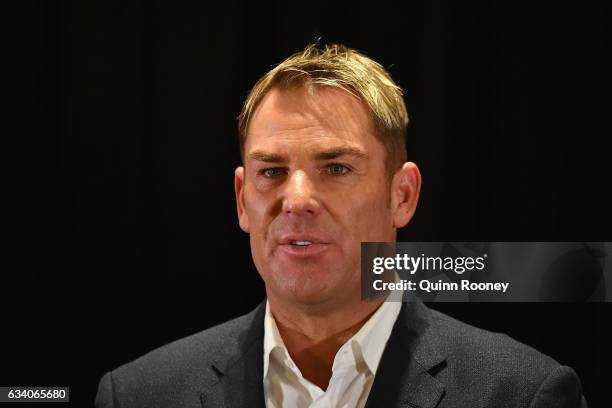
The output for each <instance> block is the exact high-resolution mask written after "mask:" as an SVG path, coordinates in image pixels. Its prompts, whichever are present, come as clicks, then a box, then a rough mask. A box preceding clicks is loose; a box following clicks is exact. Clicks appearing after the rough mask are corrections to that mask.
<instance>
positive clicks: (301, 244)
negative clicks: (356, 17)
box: [96, 45, 586, 408]
mask: <svg viewBox="0 0 612 408" xmlns="http://www.w3.org/2000/svg"><path fill="white" fill-rule="evenodd" d="M407 124H408V115H407V113H406V108H405V105H404V102H403V98H402V93H401V90H400V89H399V87H397V85H395V83H394V82H393V81H392V79H391V78H390V76H389V75H388V74H387V72H385V70H384V69H383V68H382V67H381V66H380V65H379V64H378V63H376V62H374V61H372V60H371V59H369V58H367V57H366V56H364V55H362V54H360V53H358V52H356V51H355V50H352V49H349V48H347V47H344V46H339V45H331V46H325V47H319V46H312V45H311V46H308V47H307V48H306V49H305V50H304V51H302V52H300V53H297V54H295V55H293V56H292V57H290V58H288V59H287V60H286V61H284V62H283V63H281V64H280V65H278V66H277V67H275V68H274V69H272V70H271V71H270V72H268V73H267V74H266V75H265V76H264V77H263V78H262V79H260V80H259V82H258V83H257V84H256V85H255V87H254V88H253V89H252V90H251V93H250V94H249V96H248V98H247V101H246V102H245V105H244V107H243V110H242V112H241V114H240V116H239V133H240V141H241V144H240V145H241V155H242V159H243V164H244V165H243V166H242V167H238V168H237V169H236V171H235V178H234V180H235V182H234V184H235V191H236V203H237V209H238V219H239V223H240V227H241V228H242V229H243V230H244V231H245V232H247V233H248V234H249V235H250V243H251V252H252V255H253V260H254V262H255V266H256V268H257V270H258V272H259V274H260V275H261V277H262V279H263V281H264V283H265V287H266V294H267V300H266V301H265V302H263V303H262V304H261V305H260V306H259V307H258V308H256V309H255V310H254V311H253V312H251V313H249V314H248V315H245V316H243V317H240V318H238V319H235V320H232V321H230V322H228V323H225V324H222V325H220V326H217V327H214V328H212V329H208V330H205V331H203V332H201V333H198V334H196V335H193V336H191V337H188V338H186V339H183V340H179V341H177V342H174V343H172V344H170V345H167V346H164V347H162V348H160V349H158V350H155V351H153V352H151V353H149V354H147V355H145V356H144V357H141V358H140V359H138V360H136V361H134V362H132V363H129V364H127V365H125V366H123V367H120V368H118V369H116V370H114V371H112V372H110V373H107V374H106V375H105V376H104V377H103V378H102V380H101V382H100V386H99V390H98V396H97V399H96V405H97V406H98V407H263V406H267V407H364V406H368V407H422V408H428V407H553V406H554V407H579V406H586V403H585V401H584V398H583V397H582V392H581V387H580V382H579V380H578V378H577V376H576V374H575V373H574V372H573V370H572V369H570V368H568V367H564V366H561V365H559V364H558V363H557V362H555V361H554V360H552V359H551V358H548V357H546V356H544V355H542V354H540V353H538V352H537V351H535V350H533V349H531V348H529V347H527V346H525V345H522V344H519V343H517V342H515V341H513V340H511V339H509V338H508V337H506V336H504V335H500V334H493V333H488V332H485V331H482V330H479V329H476V328H473V327H470V326H468V325H466V324H463V323H460V322H458V321H456V320H454V319H452V318H450V317H447V316H445V315H443V314H441V313H438V312H435V311H432V310H430V309H428V308H427V307H426V306H424V305H423V304H422V303H421V302H419V301H418V300H416V299H411V300H412V301H410V302H406V303H399V302H380V301H378V302H363V301H361V298H360V243H361V242H366V241H374V242H385V241H386V242H392V241H395V240H396V235H397V230H398V228H402V227H403V226H405V225H406V224H407V223H408V222H409V221H410V219H411V217H412V216H413V214H414V211H415V208H416V205H417V202H418V198H419V191H420V187H421V176H420V173H419V170H418V168H417V166H416V165H415V164H414V163H410V162H406V152H405V132H406V126H407Z"/></svg>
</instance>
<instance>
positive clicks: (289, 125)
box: [245, 87, 378, 154]
mask: <svg viewBox="0 0 612 408" xmlns="http://www.w3.org/2000/svg"><path fill="white" fill-rule="evenodd" d="M374 132H375V130H374V125H373V121H372V118H371V114H370V112H369V110H368V109H367V108H366V106H365V104H364V103H363V102H361V100H359V99H358V98H357V97H355V96H353V95H352V94H350V93H349V92H347V91H345V90H342V89H337V88H331V87H317V88H310V89H309V88H304V87H302V88H298V89H287V90H281V89H278V88H274V89H272V90H270V91H269V92H268V93H267V94H266V96H265V97H264V98H263V99H262V101H261V103H260V104H259V106H258V108H257V110H256V111H255V113H254V115H253V118H252V120H251V122H250V124H249V129H248V132H247V140H246V144H245V153H247V154H248V152H249V150H253V149H260V148H262V147H264V146H268V147H273V146H274V145H279V144H288V143H297V144H302V146H303V148H305V149H306V148H315V147H319V148H321V147H330V146H325V145H326V144H330V145H335V146H340V145H344V146H351V145H352V146H357V145H361V146H362V148H364V149H371V148H373V145H374V144H376V143H377V142H378V141H377V140H376V138H375V136H374Z"/></svg>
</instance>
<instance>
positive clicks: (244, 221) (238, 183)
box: [234, 166, 250, 233]
mask: <svg viewBox="0 0 612 408" xmlns="http://www.w3.org/2000/svg"><path fill="white" fill-rule="evenodd" d="M234 191H235V192H236V209H237V210H238V223H239V224H240V228H241V229H242V230H243V231H244V232H246V233H248V232H250V230H249V216H248V215H247V213H246V210H245V208H246V207H245V205H244V167H242V166H240V167H237V168H236V170H235V171H234Z"/></svg>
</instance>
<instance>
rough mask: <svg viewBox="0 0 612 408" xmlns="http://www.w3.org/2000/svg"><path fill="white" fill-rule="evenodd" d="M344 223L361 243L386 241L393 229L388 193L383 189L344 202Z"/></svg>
mask: <svg viewBox="0 0 612 408" xmlns="http://www.w3.org/2000/svg"><path fill="white" fill-rule="evenodd" d="M344 202H345V203H346V209H345V211H344V214H345V217H344V222H345V223H346V225H348V228H350V229H351V230H353V231H354V232H355V235H356V237H355V238H357V239H358V240H359V242H362V241H386V240H388V239H389V238H388V235H389V232H390V231H391V230H392V228H393V220H392V217H391V211H390V208H389V206H388V202H387V192H386V191H384V190H381V189H376V190H375V191H370V192H368V194H360V195H358V196H357V195H356V196H355V197H353V198H351V199H349V200H346V199H345V200H344Z"/></svg>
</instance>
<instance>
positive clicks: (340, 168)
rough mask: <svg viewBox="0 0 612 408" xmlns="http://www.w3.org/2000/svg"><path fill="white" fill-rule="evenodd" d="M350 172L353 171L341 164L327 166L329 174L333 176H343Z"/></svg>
mask: <svg viewBox="0 0 612 408" xmlns="http://www.w3.org/2000/svg"><path fill="white" fill-rule="evenodd" d="M349 171H351V169H349V168H348V167H347V166H345V165H344V164H340V163H332V164H330V165H329V166H327V172H328V173H329V174H331V175H332V176H341V175H343V174H346V173H348V172H349Z"/></svg>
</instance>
